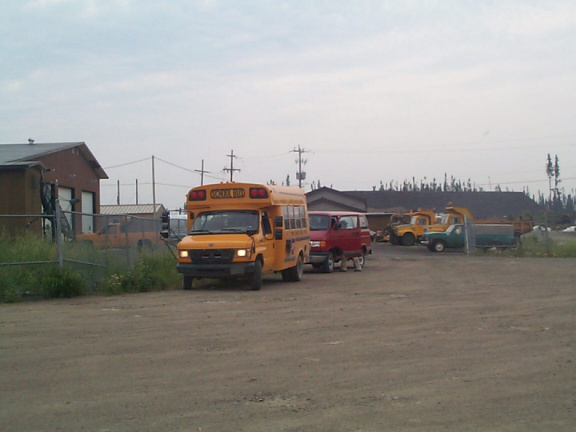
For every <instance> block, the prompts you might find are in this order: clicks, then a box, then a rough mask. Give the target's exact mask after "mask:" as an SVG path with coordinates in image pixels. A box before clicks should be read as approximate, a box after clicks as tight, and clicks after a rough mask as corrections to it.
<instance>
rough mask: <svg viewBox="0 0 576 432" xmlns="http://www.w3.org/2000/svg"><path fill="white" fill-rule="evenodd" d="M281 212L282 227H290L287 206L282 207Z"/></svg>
mask: <svg viewBox="0 0 576 432" xmlns="http://www.w3.org/2000/svg"><path fill="white" fill-rule="evenodd" d="M282 214H283V215H284V229H287V230H288V229H290V215H289V213H288V206H284V207H282Z"/></svg>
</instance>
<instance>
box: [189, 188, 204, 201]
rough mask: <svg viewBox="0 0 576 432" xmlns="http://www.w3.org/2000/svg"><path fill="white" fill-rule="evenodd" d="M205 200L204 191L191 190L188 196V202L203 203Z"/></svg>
mask: <svg viewBox="0 0 576 432" xmlns="http://www.w3.org/2000/svg"><path fill="white" fill-rule="evenodd" d="M205 199H206V191H205V190H204V189H201V190H193V191H191V192H190V193H189V194H188V201H204V200H205Z"/></svg>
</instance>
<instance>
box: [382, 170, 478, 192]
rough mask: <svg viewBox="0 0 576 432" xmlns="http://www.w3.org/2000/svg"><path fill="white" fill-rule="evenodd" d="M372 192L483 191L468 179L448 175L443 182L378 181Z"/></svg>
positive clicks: (414, 179)
mask: <svg viewBox="0 0 576 432" xmlns="http://www.w3.org/2000/svg"><path fill="white" fill-rule="evenodd" d="M372 190H374V191H375V190H381V191H397V192H400V191H402V192H482V191H483V189H482V187H480V186H477V185H476V183H473V182H472V180H470V179H468V180H465V181H462V180H458V179H456V178H455V177H454V176H450V179H448V174H446V173H445V174H444V180H443V181H439V180H437V179H436V178H433V179H432V180H428V179H427V178H426V177H424V179H422V180H419V181H417V180H416V178H415V177H412V179H411V180H404V181H403V182H398V181H395V180H391V181H390V182H389V183H384V182H383V181H380V185H379V186H372Z"/></svg>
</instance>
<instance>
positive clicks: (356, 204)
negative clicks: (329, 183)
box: [306, 187, 368, 213]
mask: <svg viewBox="0 0 576 432" xmlns="http://www.w3.org/2000/svg"><path fill="white" fill-rule="evenodd" d="M306 204H307V206H308V210H330V211H354V212H360V213H365V212H366V211H367V209H368V205H367V203H366V200H365V199H363V198H360V197H357V196H355V195H353V194H348V193H346V192H340V191H337V190H336V189H332V188H329V187H321V188H318V189H315V190H313V191H311V192H308V193H307V194H306Z"/></svg>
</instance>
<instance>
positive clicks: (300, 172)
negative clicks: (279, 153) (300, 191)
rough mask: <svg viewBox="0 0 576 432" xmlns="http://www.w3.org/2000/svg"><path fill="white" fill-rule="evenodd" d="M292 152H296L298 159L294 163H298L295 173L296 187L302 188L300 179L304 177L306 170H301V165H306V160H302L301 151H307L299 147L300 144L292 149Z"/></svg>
mask: <svg viewBox="0 0 576 432" xmlns="http://www.w3.org/2000/svg"><path fill="white" fill-rule="evenodd" d="M292 152H293V153H298V160H297V161H296V163H297V164H298V172H297V173H296V178H297V179H298V187H299V188H302V180H305V179H306V172H302V165H306V162H308V161H307V160H306V159H304V160H302V153H308V152H307V151H306V150H304V149H303V148H300V146H298V148H297V149H296V148H295V149H294V150H292Z"/></svg>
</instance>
